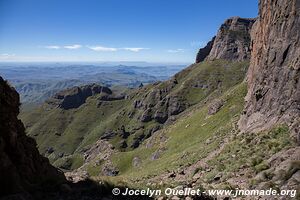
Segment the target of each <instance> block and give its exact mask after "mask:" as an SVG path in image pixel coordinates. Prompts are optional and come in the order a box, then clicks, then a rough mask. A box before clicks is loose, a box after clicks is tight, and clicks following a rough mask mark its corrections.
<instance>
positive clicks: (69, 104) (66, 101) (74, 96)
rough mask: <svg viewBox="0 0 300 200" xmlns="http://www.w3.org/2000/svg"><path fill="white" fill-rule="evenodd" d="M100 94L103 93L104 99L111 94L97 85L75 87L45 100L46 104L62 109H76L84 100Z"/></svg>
mask: <svg viewBox="0 0 300 200" xmlns="http://www.w3.org/2000/svg"><path fill="white" fill-rule="evenodd" d="M100 93H103V94H104V95H105V97H107V98H108V95H110V94H112V91H111V90H110V89H109V88H108V87H102V86H100V85H97V84H90V85H84V86H80V87H78V86H76V87H73V88H70V89H66V90H63V91H61V92H58V93H57V94H55V95H54V96H53V97H52V98H50V99H49V100H47V103H48V104H49V105H53V106H55V107H59V108H62V109H71V108H78V107H79V106H81V105H82V104H84V103H85V100H86V99H87V98H88V97H90V96H93V95H95V94H100ZM105 97H103V98H105Z"/></svg>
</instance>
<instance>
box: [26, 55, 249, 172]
mask: <svg viewBox="0 0 300 200" xmlns="http://www.w3.org/2000/svg"><path fill="white" fill-rule="evenodd" d="M247 65H248V63H247V62H233V63H232V62H228V61H222V60H219V61H214V62H208V63H202V64H197V65H192V66H190V67H188V68H187V69H185V70H183V71H182V72H180V73H178V74H176V75H175V76H174V77H173V78H172V79H171V80H169V81H167V82H162V83H157V84H153V85H147V86H144V87H142V88H139V89H136V90H129V91H128V93H127V94H126V95H125V96H126V98H123V99H114V98H111V99H106V98H103V96H101V94H100V95H94V96H91V97H89V98H87V100H86V102H85V103H84V104H82V105H81V106H80V107H78V108H77V109H63V108H59V107H58V108H53V106H51V105H49V103H46V104H44V105H43V106H42V107H40V108H38V109H37V110H35V111H33V112H30V113H25V114H23V116H22V120H24V122H25V124H26V127H27V130H28V134H29V135H30V136H33V137H34V138H35V139H36V140H37V142H38V144H39V149H40V151H41V152H42V153H43V154H45V155H46V156H48V157H49V158H50V160H51V161H53V162H54V161H56V160H57V159H61V158H63V157H70V155H73V154H74V153H80V154H81V153H82V152H84V151H85V149H86V148H88V147H90V145H92V144H93V143H94V142H95V141H97V140H98V139H99V138H103V139H108V140H109V142H110V143H112V144H113V145H114V146H115V147H116V148H117V149H120V150H122V151H124V150H130V149H134V148H137V147H138V146H139V144H140V143H141V142H142V141H143V140H144V139H146V138H148V137H150V136H151V135H152V134H153V133H154V132H155V131H157V130H159V129H161V128H162V127H163V126H166V125H167V124H171V123H173V121H174V120H176V116H177V115H178V114H179V113H181V112H182V111H184V110H185V109H187V108H188V107H190V106H192V105H194V104H196V103H197V102H200V101H201V100H203V99H205V98H206V97H208V96H209V95H214V94H215V95H218V94H219V93H223V92H224V91H226V90H227V89H228V88H230V87H232V86H234V85H236V84H238V83H240V82H241V81H242V80H243V78H244V76H245V73H246V71H247ZM233 74H234V75H233ZM112 95H117V94H114V93H113V94H112ZM73 156H74V155H73ZM68 160H69V159H68ZM80 160H82V158H81V159H80ZM67 168H68V167H67Z"/></svg>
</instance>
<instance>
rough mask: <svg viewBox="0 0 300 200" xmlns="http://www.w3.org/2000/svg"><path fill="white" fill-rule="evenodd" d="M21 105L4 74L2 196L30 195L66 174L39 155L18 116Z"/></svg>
mask: <svg viewBox="0 0 300 200" xmlns="http://www.w3.org/2000/svg"><path fill="white" fill-rule="evenodd" d="M19 105H20V101H19V95H18V93H17V92H16V91H15V89H13V88H12V87H10V86H9V85H8V84H7V83H6V81H4V80H3V79H2V78H1V77H0V197H2V196H6V195H11V194H16V193H22V194H25V196H26V194H27V195H29V194H28V193H27V191H30V190H35V189H36V188H37V187H38V186H39V185H40V184H55V183H57V182H60V181H64V175H63V174H62V173H61V172H59V171H57V169H56V168H54V167H52V166H51V165H50V164H49V161H48V159H46V158H44V157H42V156H41V155H40V154H39V152H38V150H37V148H36V142H35V140H34V139H32V138H30V137H27V136H26V134H25V129H24V126H23V123H22V122H21V121H20V120H19V119H18V118H17V115H18V114H19ZM18 198H21V196H19V197H18ZM18 198H17V197H15V198H12V199H18ZM22 199H23V198H22Z"/></svg>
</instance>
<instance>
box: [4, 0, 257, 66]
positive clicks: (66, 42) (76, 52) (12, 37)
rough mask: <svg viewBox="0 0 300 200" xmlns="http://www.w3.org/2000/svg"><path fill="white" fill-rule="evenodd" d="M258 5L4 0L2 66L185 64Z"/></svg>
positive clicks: (248, 1)
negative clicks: (21, 63) (29, 63)
mask: <svg viewBox="0 0 300 200" xmlns="http://www.w3.org/2000/svg"><path fill="white" fill-rule="evenodd" d="M257 12H258V1H257V0H226V1H224V0H215V1H214V0H0V61H91V62H93V61H147V62H174V63H176V62H178V63H179V62H184V63H191V62H193V61H194V59H195V55H196V52H197V50H198V48H199V47H201V46H203V45H205V43H206V42H208V41H209V40H210V38H211V37H213V36H214V35H215V34H216V32H217V29H218V28H219V26H220V25H221V24H222V23H223V22H224V20H225V19H227V18H229V17H232V16H241V17H256V16H257Z"/></svg>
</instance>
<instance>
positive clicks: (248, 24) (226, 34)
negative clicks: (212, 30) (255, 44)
mask: <svg viewBox="0 0 300 200" xmlns="http://www.w3.org/2000/svg"><path fill="white" fill-rule="evenodd" d="M254 22H255V19H252V18H240V17H232V18H229V19H227V20H226V21H225V22H224V23H223V24H222V25H221V27H220V29H219V31H218V33H217V35H216V36H215V37H213V38H212V40H211V41H210V42H208V43H207V45H206V46H205V47H204V48H201V49H200V50H199V52H198V54H197V57H196V63H198V62H201V61H204V60H210V61H211V60H216V59H224V60H231V61H244V60H248V59H250V41H251V39H250V31H251V28H252V25H253V23H254Z"/></svg>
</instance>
